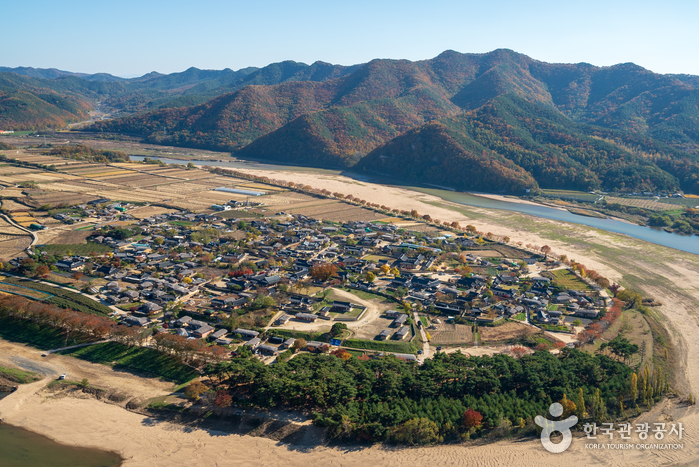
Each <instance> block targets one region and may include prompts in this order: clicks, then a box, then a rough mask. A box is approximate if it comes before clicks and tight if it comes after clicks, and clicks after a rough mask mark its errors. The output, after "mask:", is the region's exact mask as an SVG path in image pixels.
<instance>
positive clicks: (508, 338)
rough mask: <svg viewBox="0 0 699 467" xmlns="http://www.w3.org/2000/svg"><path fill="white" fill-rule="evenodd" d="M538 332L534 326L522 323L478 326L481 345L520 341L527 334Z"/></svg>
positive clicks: (510, 322)
mask: <svg viewBox="0 0 699 467" xmlns="http://www.w3.org/2000/svg"><path fill="white" fill-rule="evenodd" d="M537 332H539V331H538V330H537V329H536V328H534V327H532V326H529V325H526V324H524V323H515V322H512V321H509V322H506V323H505V324H502V325H500V326H496V327H486V326H479V327H478V334H479V335H480V338H481V343H482V344H483V345H486V344H487V345H490V344H507V343H509V342H516V341H521V340H522V339H524V338H525V337H527V336H529V335H533V334H536V333H537Z"/></svg>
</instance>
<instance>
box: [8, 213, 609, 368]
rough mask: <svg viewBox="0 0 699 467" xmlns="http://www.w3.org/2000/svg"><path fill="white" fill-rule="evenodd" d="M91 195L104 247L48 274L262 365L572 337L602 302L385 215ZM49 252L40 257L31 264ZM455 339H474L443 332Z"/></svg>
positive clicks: (159, 327)
mask: <svg viewBox="0 0 699 467" xmlns="http://www.w3.org/2000/svg"><path fill="white" fill-rule="evenodd" d="M98 201H100V202H99V203H93V204H87V205H78V206H75V207H74V209H75V210H76V211H78V212H80V211H81V212H80V213H81V214H83V215H84V214H86V215H90V216H97V217H98V218H101V221H102V223H99V224H96V225H95V226H94V231H93V232H92V234H91V236H90V237H88V242H90V243H95V244H99V245H104V246H106V247H108V249H109V250H108V251H107V252H105V253H103V254H94V253H93V254H91V255H87V256H77V255H64V256H61V257H51V258H50V260H49V261H47V263H48V264H49V268H50V269H53V270H56V271H59V272H62V273H64V274H71V275H72V276H73V277H81V276H82V277H85V276H89V277H94V278H99V279H100V280H93V281H90V282H88V283H87V284H86V285H85V289H86V293H88V294H90V295H91V296H94V297H95V298H97V299H99V300H100V301H102V302H103V303H104V304H108V305H109V306H111V307H112V309H114V310H115V311H114V312H113V313H112V316H113V318H114V319H115V320H117V321H118V322H119V323H122V324H124V325H127V326H131V327H140V328H145V329H152V330H153V331H154V332H157V333H175V334H176V335H178V336H182V337H185V338H188V339H202V340H204V341H205V342H207V343H210V344H214V343H215V344H217V345H219V346H225V347H228V348H230V349H231V350H232V351H233V352H235V351H236V349H238V347H241V346H242V347H247V349H249V350H250V351H252V352H253V353H254V354H256V355H259V356H260V358H267V361H268V362H270V363H271V362H273V361H274V358H268V357H276V356H278V355H279V354H280V353H281V352H283V351H285V350H287V349H292V348H293V349H296V350H308V351H315V352H321V351H328V350H329V349H330V347H331V345H333V346H335V347H337V346H342V347H346V348H350V349H353V348H354V349H372V350H381V351H387V352H391V351H392V353H395V354H397V355H398V356H399V357H400V358H403V359H408V360H417V361H419V360H420V359H421V356H423V354H426V353H429V350H428V349H429V347H428V346H424V345H423V344H424V343H429V341H430V340H431V339H430V338H428V337H426V336H428V335H430V333H432V334H434V336H435V337H436V342H437V343H439V342H444V344H445V347H446V345H448V344H462V345H465V346H468V345H478V339H477V338H476V339H474V336H478V334H484V331H483V329H485V330H487V329H489V327H492V328H496V327H497V326H498V325H502V324H505V323H506V322H510V323H513V324H516V325H517V326H518V327H520V328H525V327H527V326H532V327H533V326H538V327H539V328H540V329H545V330H546V329H547V330H552V331H557V332H559V333H561V334H566V333H569V334H570V333H572V332H574V327H575V325H577V326H578V327H584V325H585V324H587V323H589V322H591V320H594V319H596V318H597V315H598V313H599V311H600V309H602V308H604V307H605V306H606V305H607V303H606V302H605V300H604V298H602V297H600V295H599V288H598V287H597V290H590V291H580V290H574V289H562V288H561V286H560V285H559V284H558V283H557V282H556V281H555V276H551V277H545V275H539V274H532V273H531V272H530V271H531V270H534V271H546V270H547V269H553V270H554V272H556V269H555V268H556V267H557V266H560V263H558V262H557V261H554V260H550V259H547V258H545V257H544V256H542V255H528V254H527V255H524V256H528V257H526V258H520V259H515V258H506V257H503V256H502V254H501V253H499V252H497V251H496V250H493V248H494V247H493V245H497V242H493V241H489V240H486V239H484V238H482V237H481V236H479V235H477V234H471V235H464V234H461V235H458V234H455V233H449V232H442V233H440V234H439V236H427V235H422V234H420V233H419V232H415V231H410V230H407V229H400V228H398V227H397V226H396V225H395V224H391V223H386V222H380V221H374V222H346V223H338V222H331V221H320V220H317V219H313V218H310V217H307V216H304V215H286V214H285V213H283V212H276V213H272V215H269V216H265V217H253V218H250V217H248V216H249V215H250V214H251V213H253V212H254V211H255V210H257V211H259V210H260V207H258V208H257V209H251V208H250V207H249V206H241V203H240V202H236V201H232V202H231V205H232V206H234V208H233V209H226V211H227V212H230V211H233V212H239V213H240V216H241V217H240V218H237V217H229V218H222V217H219V216H217V215H216V213H215V212H214V213H204V214H195V213H190V212H186V211H174V212H169V213H162V214H157V215H153V216H149V217H146V218H143V219H140V220H136V219H134V217H133V216H132V215H131V214H129V211H130V210H131V209H135V206H133V205H130V204H128V203H111V202H109V201H107V200H98ZM236 204H237V206H236ZM226 206H229V205H226ZM213 209H219V210H221V207H220V205H217V206H214V207H213ZM236 210H237V211H236ZM66 218H67V219H70V217H68V216H66V215H63V218H62V219H61V220H65V219H66ZM246 219H247V220H246ZM110 221H118V222H119V224H120V225H119V226H117V227H112V226H110V225H109V224H108V223H107V222H110ZM125 221H128V222H131V224H126V225H124V223H125ZM508 248H509V247H508ZM509 250H511V251H516V250H515V249H514V248H509ZM520 253H526V252H523V251H520ZM487 255H491V256H490V257H486V256H487ZM520 256H522V255H521V254H520ZM48 257H49V255H48V253H46V252H43V253H39V258H38V262H42V260H46V259H48ZM21 263H22V260H20V259H14V260H12V261H10V264H11V265H12V266H14V267H16V268H21V266H22V265H21ZM558 271H559V272H565V273H567V274H568V275H570V276H572V277H574V276H573V273H572V272H570V271H569V270H568V269H558ZM545 274H546V273H545ZM549 275H550V273H549ZM578 282H579V283H580V284H581V285H583V286H584V287H581V288H583V289H587V288H588V287H587V284H585V283H584V282H582V281H578ZM98 283H99V284H101V285H96V284H98ZM348 291H349V292H348ZM362 297H364V298H362ZM367 299H369V300H367ZM338 323H341V326H339V327H338V326H337V324H338ZM459 328H463V329H462V330H461V332H460V329H459ZM478 328H480V329H481V331H480V332H479V331H478ZM338 329H340V330H341V331H338V332H336V330H338ZM449 333H451V334H455V335H459V334H461V335H466V334H468V337H464V338H462V340H463V341H462V342H457V341H458V340H459V339H456V341H454V342H449V341H448V340H446V341H445V340H444V339H440V337H442V335H443V334H449ZM301 336H302V337H306V339H297V338H299V337H301ZM309 336H310V337H309ZM312 336H318V337H317V339H319V340H313V338H312ZM328 337H330V338H331V339H328ZM297 340H298V341H299V342H301V343H302V345H303V346H302V347H299V345H298V344H296V342H297ZM362 341H367V342H362ZM423 341H424V342H423ZM384 343H385V344H384ZM393 343H403V344H404V345H402V346H399V345H392V344H393ZM513 343H514V342H513ZM382 344H383V345H382ZM437 348H438V349H440V350H441V348H442V346H438V347H437ZM397 350H403V351H397Z"/></svg>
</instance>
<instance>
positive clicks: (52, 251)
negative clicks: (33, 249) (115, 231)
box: [37, 242, 114, 256]
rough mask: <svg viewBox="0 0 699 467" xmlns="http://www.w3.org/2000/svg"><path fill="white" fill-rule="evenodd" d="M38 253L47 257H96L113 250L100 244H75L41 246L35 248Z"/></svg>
mask: <svg viewBox="0 0 699 467" xmlns="http://www.w3.org/2000/svg"><path fill="white" fill-rule="evenodd" d="M37 249H38V250H39V251H45V252H46V253H47V254H49V255H54V256H66V255H80V256H89V255H90V253H95V254H98V255H101V254H104V253H109V252H110V251H113V250H114V249H113V248H112V247H110V246H108V245H103V244H101V243H94V242H88V243H76V244H69V245H64V244H60V243H59V244H55V245H43V246H40V247H38V248H37Z"/></svg>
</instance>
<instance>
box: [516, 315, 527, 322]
mask: <svg viewBox="0 0 699 467" xmlns="http://www.w3.org/2000/svg"><path fill="white" fill-rule="evenodd" d="M513 318H514V319H516V320H517V321H526V319H527V315H526V314H524V313H517V314H516V315H514V316H513Z"/></svg>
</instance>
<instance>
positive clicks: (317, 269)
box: [308, 263, 337, 282]
mask: <svg viewBox="0 0 699 467" xmlns="http://www.w3.org/2000/svg"><path fill="white" fill-rule="evenodd" d="M308 273H309V274H310V275H311V277H312V278H313V279H315V280H318V281H321V282H326V281H327V280H329V279H330V278H331V277H333V276H334V275H335V274H337V266H335V265H334V264H330V263H324V264H317V265H315V266H312V267H311V269H310V270H309V271H308Z"/></svg>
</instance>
